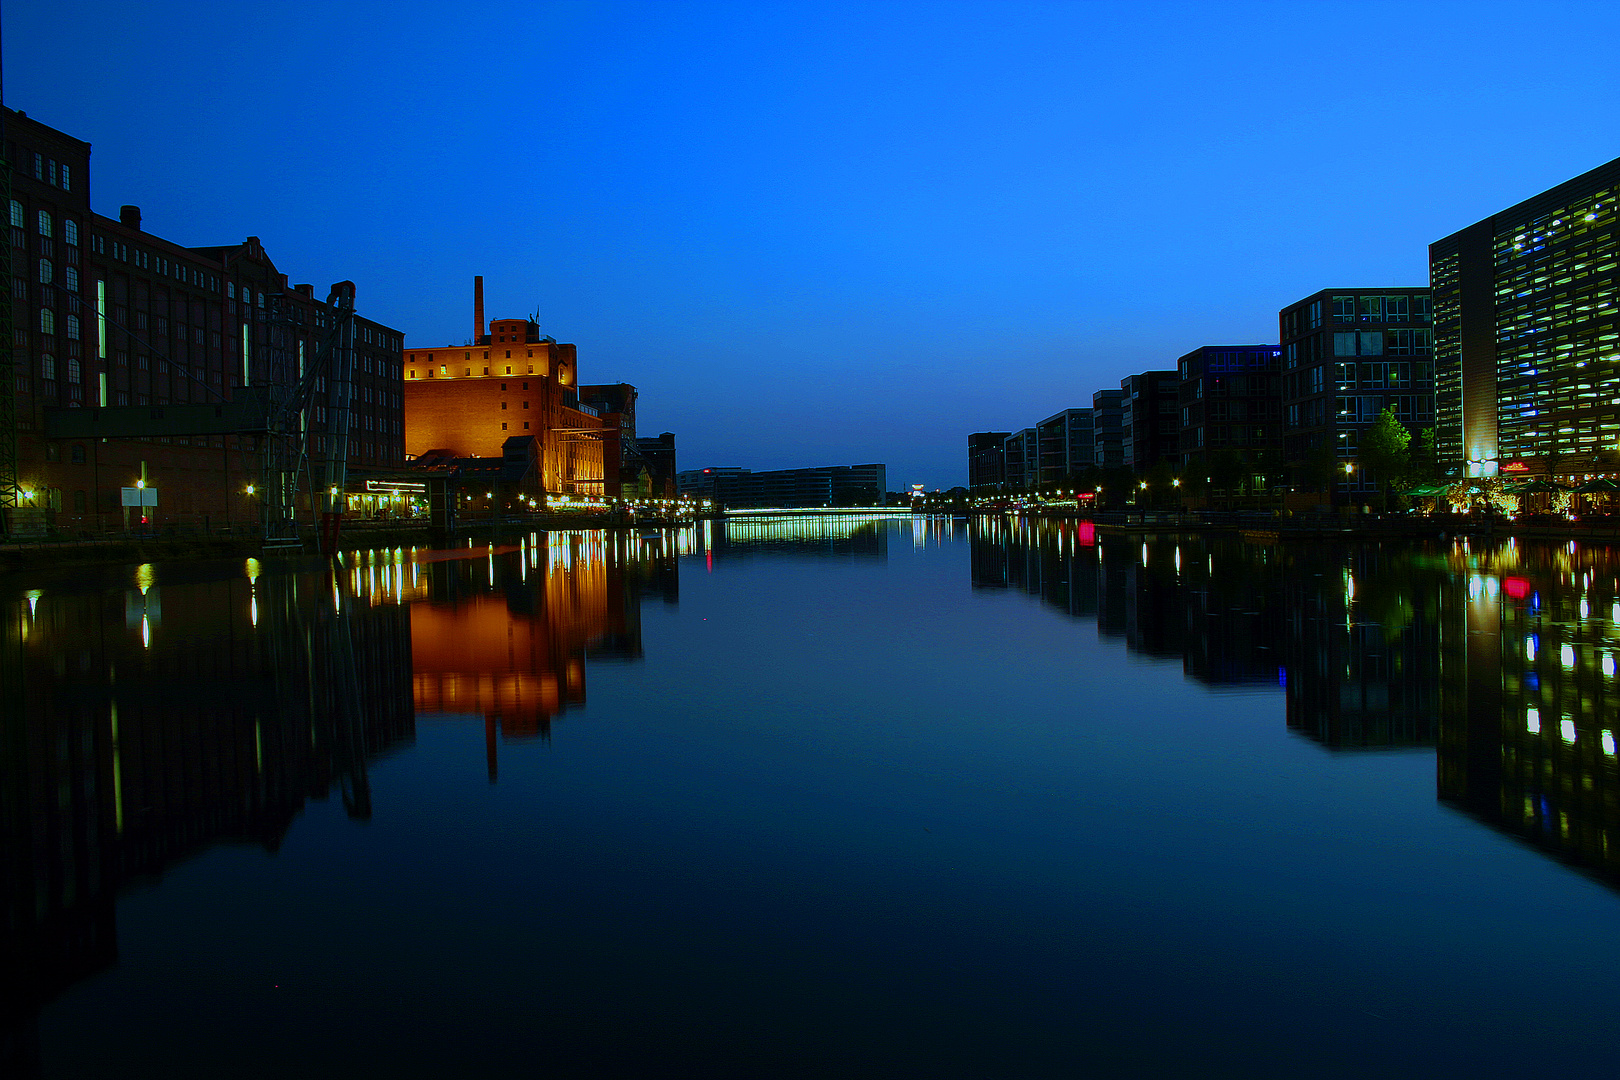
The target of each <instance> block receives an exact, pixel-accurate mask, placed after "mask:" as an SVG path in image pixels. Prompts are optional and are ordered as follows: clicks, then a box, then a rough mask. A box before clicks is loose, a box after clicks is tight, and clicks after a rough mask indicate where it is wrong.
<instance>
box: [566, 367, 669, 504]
mask: <svg viewBox="0 0 1620 1080" xmlns="http://www.w3.org/2000/svg"><path fill="white" fill-rule="evenodd" d="M636 396H637V395H636V388H635V387H633V386H631V385H630V384H629V383H607V384H605V385H594V386H581V387H580V388H579V400H580V403H581V404H582V405H584V406H587V407H589V408H590V409H591V410H593V411H594V412H595V413H596V415H597V417H598V418H599V419H600V420H601V421H602V478H603V479H602V491H603V494H605V495H607V496H608V497H609V498H615V499H616V498H618V497H619V495H620V494H621V493H622V492H623V491H624V490H625V489H626V488H628V489H630V490H631V491H633V492H635V493H636V494H641V495H649V494H651V491H650V490H646V491H643V490H642V476H641V474H642V473H643V472H644V471H645V468H646V467H645V465H643V463H642V460H641V451H640V449H639V448H638V447H637V446H636Z"/></svg>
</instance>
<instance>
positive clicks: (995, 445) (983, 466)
mask: <svg viewBox="0 0 1620 1080" xmlns="http://www.w3.org/2000/svg"><path fill="white" fill-rule="evenodd" d="M1011 434H1012V432H1010V431H976V432H974V433H973V434H972V435H969V436H968V490H969V491H971V492H973V493H974V494H975V495H979V494H984V493H987V492H992V491H997V490H999V489H1000V488H1001V487H1002V486H1003V485H1004V484H1006V482H1007V439H1008V437H1009V436H1010V435H1011Z"/></svg>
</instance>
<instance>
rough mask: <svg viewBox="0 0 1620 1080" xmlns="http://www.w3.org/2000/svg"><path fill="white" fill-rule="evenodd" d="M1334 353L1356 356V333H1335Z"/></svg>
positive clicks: (1335, 354)
mask: <svg viewBox="0 0 1620 1080" xmlns="http://www.w3.org/2000/svg"><path fill="white" fill-rule="evenodd" d="M1333 355H1334V356H1354V355H1356V335H1355V334H1354V333H1349V334H1334V335H1333Z"/></svg>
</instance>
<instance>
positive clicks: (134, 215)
mask: <svg viewBox="0 0 1620 1080" xmlns="http://www.w3.org/2000/svg"><path fill="white" fill-rule="evenodd" d="M118 223H119V224H120V225H127V226H128V227H129V228H131V229H134V230H135V231H136V232H139V231H140V228H141V208H140V207H138V206H120V207H119V208H118Z"/></svg>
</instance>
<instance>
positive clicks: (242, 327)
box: [0, 110, 404, 531]
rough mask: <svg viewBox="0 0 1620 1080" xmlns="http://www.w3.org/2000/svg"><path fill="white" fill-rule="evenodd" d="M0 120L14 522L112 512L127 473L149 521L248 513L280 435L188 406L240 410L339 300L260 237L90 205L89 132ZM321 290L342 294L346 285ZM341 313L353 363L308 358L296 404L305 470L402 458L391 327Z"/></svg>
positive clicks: (294, 375)
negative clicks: (344, 380)
mask: <svg viewBox="0 0 1620 1080" xmlns="http://www.w3.org/2000/svg"><path fill="white" fill-rule="evenodd" d="M6 134H7V146H6V153H7V155H8V157H9V158H10V160H11V161H12V162H14V163H16V164H17V166H18V167H17V168H16V170H15V171H14V173H13V179H12V197H11V204H10V208H9V212H10V224H11V231H10V243H11V267H12V275H13V276H12V282H11V298H12V345H13V348H12V351H11V355H10V357H9V358H7V359H9V365H8V364H0V369H4V370H0V376H3V382H0V505H3V506H4V508H5V509H6V510H7V511H8V512H9V516H10V517H11V519H12V522H13V527H17V528H21V529H33V528H44V527H47V526H53V527H56V528H58V529H62V530H67V531H77V530H96V529H100V528H109V527H113V526H115V525H118V524H120V523H121V520H122V510H123V509H124V503H123V501H122V499H123V495H124V493H123V492H122V490H121V489H124V488H130V489H134V488H136V487H141V488H142V490H147V491H151V492H154V493H155V494H153V495H151V496H150V497H151V498H157V499H158V501H157V503H156V504H151V503H148V504H147V505H146V506H143V507H142V512H143V513H144V514H145V515H146V516H147V517H149V519H150V520H151V523H152V524H154V525H166V524H183V525H192V524H195V525H199V526H201V525H204V524H211V525H212V526H214V527H217V526H219V525H221V524H226V523H230V522H232V521H234V522H235V523H236V524H239V525H240V524H245V523H247V522H250V521H253V520H256V519H257V518H258V516H259V512H260V508H261V502H260V500H261V499H262V498H263V497H264V492H263V491H260V492H259V493H258V494H257V495H256V494H255V493H254V491H253V490H252V487H253V485H254V483H255V481H257V480H259V479H260V478H261V477H262V476H264V475H266V473H265V468H266V463H265V458H264V455H265V454H267V453H269V450H268V449H267V444H268V442H270V441H277V442H279V441H280V440H264V439H262V438H261V437H260V435H258V434H247V433H243V432H241V431H240V430H226V429H228V428H229V427H230V425H229V424H228V423H226V422H223V421H222V422H220V423H219V424H216V425H213V426H212V427H211V429H210V430H208V431H206V432H204V431H202V430H201V429H200V428H199V427H188V426H187V424H188V423H190V422H191V420H192V418H195V417H198V416H201V415H202V414H203V413H204V412H206V413H207V414H208V415H209V416H212V415H213V414H214V413H215V410H212V409H210V410H201V409H199V408H197V407H199V406H205V405H214V406H221V407H225V406H231V405H233V404H235V405H236V406H237V410H236V412H234V413H232V415H239V414H240V413H241V412H242V411H243V409H244V407H245V406H246V405H249V404H252V403H253V401H254V396H255V395H259V394H260V392H261V390H262V389H264V388H269V390H268V391H267V392H268V393H270V395H271V397H275V396H276V395H282V396H285V395H286V394H287V393H290V390H291V388H292V386H293V385H294V384H296V383H298V382H299V380H300V379H301V378H302V377H303V376H304V375H305V372H306V365H309V364H312V363H314V361H315V359H316V356H317V354H318V352H319V350H320V348H321V344H322V342H323V341H325V340H326V339H327V338H328V337H329V336H330V335H331V334H332V331H333V327H334V325H335V323H334V319H335V318H336V317H337V312H338V308H337V307H336V306H334V305H333V304H331V303H328V302H326V301H323V300H321V299H319V298H317V296H316V293H315V290H314V288H313V286H310V285H289V284H288V278H287V275H285V274H283V273H281V272H280V270H279V269H278V268H277V267H276V265H275V263H274V262H272V261H271V259H270V257H269V255H268V254H267V253H266V252H265V249H264V246H263V245H262V244H261V243H260V241H259V239H258V238H257V237H251V236H250V237H248V238H247V239H246V240H244V241H243V242H241V243H239V244H229V245H225V246H210V247H190V246H185V245H182V244H179V243H176V242H174V241H171V240H166V239H164V238H162V237H160V236H157V235H154V234H153V233H151V232H148V231H146V229H145V228H144V227H143V223H142V219H141V212H140V209H139V208H138V207H135V206H125V207H123V208H122V209H121V211H120V212H119V215H118V216H117V217H116V218H113V217H106V216H103V215H101V214H97V213H94V212H93V211H92V209H91V204H90V160H89V159H90V144H88V143H86V142H82V141H80V140H78V139H75V138H73V137H71V136H69V135H66V134H64V133H62V132H60V131H57V130H55V129H54V128H51V127H48V126H46V125H44V124H41V123H39V122H38V121H36V120H33V119H30V118H28V117H27V116H26V115H24V114H23V113H20V112H11V111H9V110H8V111H7V112H6ZM222 179H223V178H222ZM334 290H336V292H338V293H344V292H347V295H351V296H352V290H353V286H352V285H350V284H348V283H340V285H338V286H334ZM353 328H354V340H353V342H352V345H353V350H354V351H353V357H354V371H353V378H352V380H350V381H349V383H348V385H339V383H338V381H337V380H336V379H331V380H329V379H328V377H327V376H326V375H324V374H321V375H319V377H318V378H315V384H314V387H313V391H312V396H311V397H310V398H309V401H308V405H307V408H305V409H303V410H302V411H301V412H300V414H299V416H298V418H297V423H298V425H299V426H298V430H299V431H300V432H302V433H303V434H304V435H305V436H307V438H306V439H305V440H304V442H305V446H306V447H307V451H308V456H309V465H310V467H311V468H310V470H309V471H312V472H314V473H316V474H317V475H318V474H319V473H320V472H321V471H324V466H325V462H326V459H327V458H328V457H329V456H330V455H332V454H334V453H337V452H339V448H340V447H345V448H346V452H345V455H344V460H345V462H346V464H347V466H348V467H349V468H352V469H364V468H366V467H374V468H389V467H398V466H399V465H401V464H402V463H403V460H404V430H403V414H402V411H401V394H400V355H401V347H402V344H403V335H402V334H401V332H400V331H399V330H397V329H394V328H392V327H389V326H385V325H383V324H382V323H380V322H376V321H374V320H370V319H365V318H360V317H356V318H355V320H354V323H353ZM310 374H311V376H312V377H315V376H316V374H317V373H316V372H315V371H313V370H311V371H310ZM245 390H246V391H248V392H247V393H244V391H245ZM344 399H347V403H346V406H345V401H344ZM260 400H263V398H261V399H260ZM164 406H190V407H191V408H190V409H189V411H188V410H182V409H174V410H170V411H168V412H167V413H164V412H161V411H157V410H160V409H161V408H162V407H164ZM120 409H123V410H124V411H123V412H120V411H119V410H120ZM81 410H82V412H81ZM137 410H139V411H138V412H137ZM220 411H221V412H222V413H223V412H227V411H230V410H227V409H223V408H222V409H221V410H220ZM182 414H184V417H182ZM261 414H262V409H261ZM340 416H346V417H347V418H348V424H347V428H346V430H343V429H342V425H340V423H339V417H340ZM183 421H184V422H183ZM207 426H208V425H202V427H207ZM133 429H139V431H140V432H141V434H140V435H139V436H138V437H137V436H135V435H131V434H129V432H130V431H131V430H133ZM92 432H94V433H92ZM103 432H109V433H111V434H105V435H103V434H101V433H103ZM307 474H308V473H306V475H307ZM283 475H290V474H283ZM307 497H308V493H307V492H306V493H305V495H304V496H302V498H304V499H306V500H307Z"/></svg>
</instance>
